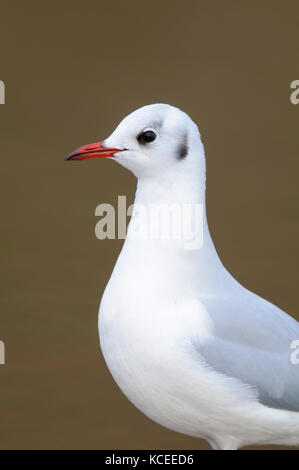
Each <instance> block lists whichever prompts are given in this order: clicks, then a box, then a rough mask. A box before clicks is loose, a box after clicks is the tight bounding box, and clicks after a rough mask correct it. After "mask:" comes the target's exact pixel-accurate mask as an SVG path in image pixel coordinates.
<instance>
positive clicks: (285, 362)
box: [192, 289, 299, 411]
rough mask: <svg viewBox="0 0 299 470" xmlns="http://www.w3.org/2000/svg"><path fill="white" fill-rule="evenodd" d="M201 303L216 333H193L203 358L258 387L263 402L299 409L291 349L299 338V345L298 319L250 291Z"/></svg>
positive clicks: (298, 374) (298, 373) (297, 368)
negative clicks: (202, 336)
mask: <svg viewBox="0 0 299 470" xmlns="http://www.w3.org/2000/svg"><path fill="white" fill-rule="evenodd" d="M244 290H245V289H244ZM200 302H201V303H202V304H203V305H204V306H205V308H206V310H207V311H208V313H209V316H210V317H211V319H212V322H213V325H214V335H213V337H211V338H209V339H205V340H200V339H199V337H198V338H197V337H196V335H195V336H194V338H193V341H192V342H193V345H194V346H195V348H196V350H197V352H198V353H199V354H200V355H201V357H202V359H203V360H204V361H206V362H207V363H208V364H209V365H210V366H211V367H212V368H213V369H214V370H216V371H217V372H220V373H223V374H225V375H227V376H230V377H234V378H238V379H240V380H241V381H242V382H244V383H246V384H249V385H251V386H253V387H254V388H255V389H256V390H257V393H258V397H259V401H260V402H261V403H263V404H264V405H266V406H269V407H272V408H281V409H286V410H293V411H299V364H297V362H298V360H296V355H295V353H296V351H294V349H292V347H294V344H295V345H296V343H295V342H296V341H297V347H298V340H299V323H298V322H297V321H296V320H294V319H293V318H292V317H290V316H289V315H287V314H286V313H284V312H283V311H282V310H280V309H279V308H277V307H275V306H274V305H272V304H271V303H270V302H267V301H266V300H264V299H262V298H261V297H258V296H257V295H255V294H253V293H251V292H249V291H246V290H245V294H244V295H241V296H239V297H232V298H226V299H200ZM297 358H299V354H297Z"/></svg>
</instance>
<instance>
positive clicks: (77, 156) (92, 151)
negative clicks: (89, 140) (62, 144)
mask: <svg viewBox="0 0 299 470" xmlns="http://www.w3.org/2000/svg"><path fill="white" fill-rule="evenodd" d="M124 150H126V149H117V148H108V147H103V141H101V142H96V143H95V144H89V145H83V147H78V148H76V150H74V151H73V152H71V153H70V154H69V155H68V156H67V157H66V160H87V159H88V158H100V157H113V156H114V154H115V153H117V152H123V151H124Z"/></svg>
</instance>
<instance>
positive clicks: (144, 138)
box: [137, 131, 157, 144]
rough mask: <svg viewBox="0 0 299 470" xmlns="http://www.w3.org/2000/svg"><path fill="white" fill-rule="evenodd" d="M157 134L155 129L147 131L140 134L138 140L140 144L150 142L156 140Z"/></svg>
mask: <svg viewBox="0 0 299 470" xmlns="http://www.w3.org/2000/svg"><path fill="white" fill-rule="evenodd" d="M156 138H157V134H155V132H154V131H145V132H142V133H141V134H139V136H138V137H137V140H138V142H139V143H140V144H148V143H150V142H153V141H154V140H156Z"/></svg>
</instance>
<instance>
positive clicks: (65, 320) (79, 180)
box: [0, 0, 299, 449]
mask: <svg viewBox="0 0 299 470" xmlns="http://www.w3.org/2000/svg"><path fill="white" fill-rule="evenodd" d="M0 8H1V12H0V16H1V19H0V59H1V64H0V65H1V69H0V73H1V76H0V79H2V80H3V81H4V82H5V84H6V104H5V105H2V106H0V119H1V122H0V132H1V139H0V151H1V175H2V183H1V189H2V191H3V194H2V196H1V205H2V208H1V217H2V227H1V247H2V263H1V264H2V267H3V270H2V273H1V291H2V294H1V301H2V302H1V303H2V307H1V323H0V339H2V340H3V341H5V343H6V355H7V358H6V359H7V363H6V365H5V366H0V382H1V386H0V414H1V417H0V447H1V448H3V449H11V448H19V449H28V448H35V449H38V448H50V449H53V448H59V449H62V448H80V449H87V448H103V449H104V448H108V449H112V448H114V449H117V448H120V449H125V448H139V449H141V448H157V449H158V448H159V449H167V448H168V449H169V448H173V449H188V448H193V449H194V448H200V449H206V448H208V445H207V444H206V443H204V442H202V441H199V440H197V439H192V438H189V437H187V436H183V435H180V434H176V433H174V432H170V431H168V430H166V429H164V428H162V427H160V426H159V425H157V424H154V423H152V422H151V421H150V420H148V419H147V418H145V417H144V416H143V415H142V414H141V413H140V412H139V411H137V410H136V409H135V408H134V407H133V406H132V405H131V404H130V403H129V402H128V400H127V399H126V398H125V397H124V396H123V395H122V394H121V392H120V391H119V389H118V388H117V386H116V385H115V383H114V382H113V380H112V378H111V376H110V374H109V372H108V371H107V369H106V367H105V364H104V361H103V358H102V356H101V353H100V351H99V346H98V332H97V311H98V306H99V302H100V299H101V296H102V293H103V289H104V287H105V285H106V283H107V281H108V278H109V276H110V273H111V271H112V269H113V266H114V263H115V261H116V258H117V256H118V253H119V251H120V249H121V246H122V241H117V240H116V241H107V240H106V241H99V240H97V239H96V237H95V235H94V227H95V224H96V221H97V219H96V217H95V215H94V210H95V208H96V206H97V205H98V204H99V203H101V202H111V203H115V202H116V200H117V195H119V194H127V195H128V196H129V202H130V201H132V198H133V193H134V189H135V180H134V178H133V176H132V175H131V174H129V173H128V172H126V171H125V170H124V169H123V168H121V167H120V166H117V165H115V164H113V163H111V162H110V161H103V160H102V161H100V160H96V161H88V162H84V163H82V164H80V163H79V164H69V163H66V162H64V157H65V155H66V154H67V153H68V152H69V151H71V150H72V149H73V148H74V147H76V146H78V145H81V144H86V143H89V142H93V141H96V140H98V139H100V138H104V137H106V136H108V135H109V134H110V133H111V132H112V130H113V129H114V127H115V125H116V124H117V123H118V122H119V120H120V119H121V118H122V117H124V116H125V115H126V114H128V113H129V112H131V111H132V110H134V109H135V108H138V107H140V106H142V105H144V104H149V103H153V102H166V103H170V104H173V105H176V106H178V107H180V108H182V109H184V110H185V111H186V112H187V113H189V114H190V115H191V116H192V117H193V119H194V120H195V121H196V122H197V123H198V125H199V127H200V130H201V133H202V136H203V139H204V143H205V145H206V153H207V166H208V215H209V223H210V227H211V231H212V234H213V237H214V241H215V244H216V246H217V249H218V251H219V253H220V255H221V257H222V260H223V261H224V264H225V265H226V266H227V268H228V269H229V270H230V271H231V272H232V273H233V274H234V275H235V277H236V278H237V279H238V280H239V281H241V282H242V283H243V284H245V285H246V286H247V287H248V288H250V289H252V290H253V291H255V292H256V293H258V294H260V295H262V296H264V297H266V298H267V299H268V300H270V301H272V302H274V303H275V304H277V305H279V306H280V307H282V308H283V309H285V310H286V311H288V312H289V313H291V314H292V315H293V316H295V317H296V318H297V319H299V291H298V274H297V273H298V230H299V222H298V169H299V166H298V147H299V136H298V122H299V105H298V106H294V105H292V104H291V103H290V82H291V81H292V80H295V79H299V66H298V15H299V4H298V2H297V1H284V2H282V1H273V0H271V1H265V0H263V1H258V2H257V1H252V0H251V1H228V0H226V1H220V0H218V1H211V0H207V1H202V0H200V1H199V0H196V1H192V0H185V1H184V2H183V1H174V0H169V1H168V0H162V1H161V0H160V1H156V0H150V1H148V2H145V1H142V0H136V1H135V0H134V1H133V0H130V1H128V2H121V1H117V2H116V1H114V2H112V1H111V0H110V1H90V0H85V1H84V2H83V1H80V2H75V1H70V2H68V1H59V2H57V1H56V2H51V4H50V2H40V1H28V0H26V2H23V1H16V2H1V7H0Z"/></svg>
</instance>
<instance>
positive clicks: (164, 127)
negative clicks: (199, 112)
mask: <svg viewBox="0 0 299 470" xmlns="http://www.w3.org/2000/svg"><path fill="white" fill-rule="evenodd" d="M100 157H108V158H113V159H114V160H115V161H117V162H118V163H120V164H121V165H122V166H124V167H125V168H127V169H129V170H130V171H131V172H132V173H133V174H134V175H135V176H136V177H138V178H140V177H147V176H155V175H161V173H162V172H165V173H167V172H168V171H169V170H171V171H177V172H180V171H181V170H182V165H185V166H187V167H190V166H193V167H194V165H198V164H202V163H203V162H204V151H203V146H202V143H201V139H200V134H199V131H198V128H197V126H196V125H195V124H194V122H193V121H192V120H191V118H190V117H189V116H188V115H187V114H186V113H184V112H183V111H181V110H180V109H178V108H175V107H173V106H170V105H167V104H152V105H148V106H144V107H142V108H140V109H137V110H136V111H134V112H133V113H131V114H129V115H128V116H127V117H125V118H124V119H123V120H122V121H121V122H120V124H119V125H118V126H117V127H116V129H115V130H114V131H113V132H112V134H111V135H110V136H109V137H108V138H107V139H105V140H103V141H99V142H96V143H94V144H89V145H85V146H83V147H79V148H77V149H76V150H74V151H73V152H71V153H70V154H69V155H68V156H67V158H66V160H69V161H78V160H79V161H80V160H86V159H90V158H100Z"/></svg>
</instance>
